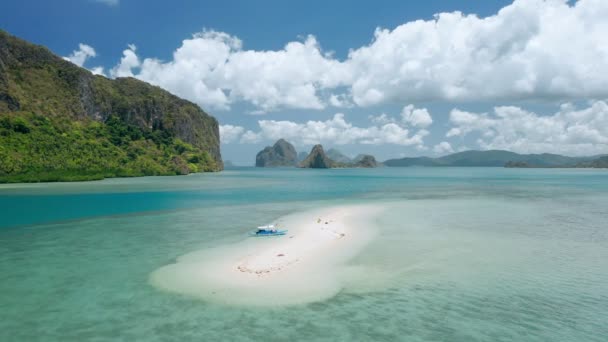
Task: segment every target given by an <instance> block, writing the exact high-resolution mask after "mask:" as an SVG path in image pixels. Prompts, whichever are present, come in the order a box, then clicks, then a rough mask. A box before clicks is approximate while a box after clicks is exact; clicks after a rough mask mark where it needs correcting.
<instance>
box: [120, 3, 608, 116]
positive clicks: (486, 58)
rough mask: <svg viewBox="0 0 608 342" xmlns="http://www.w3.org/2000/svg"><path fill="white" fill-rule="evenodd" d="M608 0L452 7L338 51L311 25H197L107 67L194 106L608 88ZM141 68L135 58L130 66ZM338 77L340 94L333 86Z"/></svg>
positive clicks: (346, 102)
mask: <svg viewBox="0 0 608 342" xmlns="http://www.w3.org/2000/svg"><path fill="white" fill-rule="evenodd" d="M606 15H608V1H600V0H579V1H577V2H575V3H573V4H569V2H568V1H567V0H548V1H545V0H516V1H514V2H513V4H511V5H509V6H506V7H504V8H502V9H501V10H500V11H499V12H498V13H497V14H495V15H492V16H488V17H484V18H480V17H478V16H476V15H474V14H470V15H465V14H463V13H461V12H452V13H440V14H437V15H436V16H435V17H434V18H433V19H431V20H416V21H411V22H407V23H404V24H402V25H399V26H397V27H395V28H394V29H392V30H389V29H382V28H378V29H377V30H376V31H375V33H374V37H373V40H372V42H371V43H370V44H368V45H365V46H362V47H353V49H352V50H351V51H350V53H349V54H348V57H347V58H346V59H344V60H339V59H336V58H335V57H334V56H332V55H331V54H328V53H325V52H323V50H322V49H321V47H320V44H319V42H318V41H317V40H316V38H315V37H313V36H307V37H306V38H305V39H304V40H303V41H294V42H288V43H287V44H286V45H285V46H284V47H283V48H282V49H279V50H263V51H262V50H247V49H244V48H243V42H242V41H241V40H240V39H238V38H237V37H234V36H231V35H229V34H227V33H224V32H216V31H203V32H201V33H198V34H195V35H194V36H192V37H191V38H189V39H185V40H184V41H183V42H182V44H181V46H180V47H179V48H178V49H177V50H175V51H174V53H173V57H172V59H171V60H169V61H160V60H158V59H154V58H144V59H143V62H142V63H141V65H140V64H139V63H138V61H139V58H138V56H137V55H136V54H135V49H129V50H127V51H126V52H125V56H124V57H123V58H122V60H121V62H120V63H119V65H118V66H117V67H115V68H114V69H113V70H115V75H131V74H133V75H134V76H135V77H137V78H140V79H142V80H145V81H148V82H150V83H153V84H156V85H159V86H161V87H163V88H165V89H167V90H169V91H171V92H173V93H176V94H177V95H179V96H182V97H185V98H187V99H189V100H192V101H194V102H196V103H198V104H200V105H201V106H203V107H211V108H214V109H228V108H230V106H231V105H232V104H233V103H235V102H239V101H243V102H246V103H248V104H251V105H253V106H254V107H255V110H254V111H253V112H255V113H264V112H268V111H275V110H279V109H281V108H300V109H311V110H319V109H324V108H326V107H327V106H328V105H331V106H334V107H348V106H350V105H352V104H356V105H358V106H369V105H375V104H382V103H388V102H397V103H399V102H401V103H403V102H405V101H408V102H409V101H426V100H444V101H480V100H484V101H491V100H496V99H501V100H521V99H564V98H572V99H575V98H597V97H605V96H608V78H607V77H604V75H606V74H608V21H606V20H605V17H606ZM133 68H139V69H138V70H132V69H133ZM338 89H340V91H343V90H344V89H346V93H347V94H348V95H337V94H335V92H336V91H338Z"/></svg>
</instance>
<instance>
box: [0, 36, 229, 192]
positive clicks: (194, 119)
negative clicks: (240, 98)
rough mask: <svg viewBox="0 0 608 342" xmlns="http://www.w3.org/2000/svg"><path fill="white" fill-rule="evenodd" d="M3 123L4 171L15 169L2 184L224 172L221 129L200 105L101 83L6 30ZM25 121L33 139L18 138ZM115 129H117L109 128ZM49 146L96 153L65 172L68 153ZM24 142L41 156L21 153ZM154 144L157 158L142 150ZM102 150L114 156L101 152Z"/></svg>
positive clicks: (1, 62) (134, 86) (0, 49)
mask: <svg viewBox="0 0 608 342" xmlns="http://www.w3.org/2000/svg"><path fill="white" fill-rule="evenodd" d="M0 119H3V120H4V124H3V125H4V126H3V127H4V128H7V130H6V132H4V133H3V134H4V135H2V137H4V138H3V139H5V140H3V141H1V142H0V143H1V144H0V145H3V147H4V148H5V149H4V153H5V154H4V155H0V164H4V165H8V164H9V163H10V164H11V168H10V169H8V168H7V169H2V168H0V177H1V176H3V173H4V176H6V175H8V176H11V175H13V173H14V172H16V173H19V172H25V173H32V174H34V173H37V172H47V171H52V172H71V173H74V174H80V175H82V174H87V173H91V172H95V173H99V174H100V175H101V177H112V175H115V176H120V175H130V176H137V175H145V174H175V173H178V174H182V173H188V170H189V171H190V172H192V171H203V170H204V171H218V170H221V169H222V168H223V164H222V159H221V155H220V144H219V126H218V122H217V120H216V119H215V118H213V117H212V116H210V115H208V114H207V113H205V112H204V111H203V110H201V109H200V108H199V107H198V106H197V105H196V104H194V103H192V102H189V101H186V100H183V99H180V98H179V97H177V96H174V95H172V94H171V93H169V92H167V91H165V90H163V89H161V88H159V87H156V86H152V85H150V84H148V83H145V82H143V81H140V80H137V79H134V78H117V79H108V78H105V77H103V76H99V75H93V74H92V73H91V72H90V71H88V70H86V69H84V68H81V67H78V66H76V65H75V64H72V63H71V62H68V61H66V60H64V59H63V58H61V57H59V56H56V55H54V54H53V53H52V52H51V51H49V50H48V49H47V48H45V47H42V46H38V45H34V44H31V43H28V42H26V41H24V40H21V39H19V38H17V37H14V36H11V35H10V34H8V33H7V32H5V31H2V30H0ZM17 121H18V122H20V123H23V124H24V125H26V126H28V127H29V128H30V131H28V132H27V134H28V135H21V136H17V135H15V134H13V133H15V132H16V131H14V130H13V129H12V128H11V127H13V126H14V122H17ZM110 121H113V122H112V125H113V127H108V125H109V122H110ZM119 126H120V127H119ZM115 128H116V129H115ZM93 130H96V132H95V133H94V134H93V133H91V131H93ZM76 131H78V132H76ZM17 133H18V132H17ZM72 133H73V135H72ZM52 134H55V135H52ZM112 134H113V136H112ZM9 135H10V136H9ZM66 135H67V137H66ZM2 137H0V138H2ZM45 139H47V140H57V139H59V140H61V139H63V140H65V141H63V140H61V141H58V144H62V143H65V145H66V146H74V148H75V149H76V148H78V147H80V148H81V149H80V150H81V151H87V153H89V152H90V153H89V154H87V155H80V156H75V157H74V158H72V157H70V158H71V159H70V160H69V161H66V162H65V163H64V164H65V165H60V164H61V163H62V162H63V161H64V160H65V155H61V156H60V154H61V151H57V153H55V152H53V151H50V150H49V149H48V148H47V146H45V147H44V148H42V145H36V144H38V143H39V142H44V140H45ZM70 139H71V140H70ZM18 140H19V141H21V143H24V142H27V144H31V145H35V146H34V147H35V148H34V149H31V150H29V151H21V150H19V148H20V147H19V146H21V145H20V144H19V143H18ZM108 142H110V143H111V144H112V146H110V145H108ZM149 142H152V143H153V144H154V145H155V146H156V149H157V151H154V153H151V152H150V153H148V152H149V151H150V150H149V149H147V148H146V149H142V148H141V147H142V146H144V145H149ZM184 143H185V145H184ZM86 144H88V145H87V146H84V145H86ZM91 144H93V145H95V147H94V148H92V147H91V146H90V145H91ZM180 144H182V145H180ZM97 145H99V146H101V147H97ZM178 145H179V146H178ZM100 149H105V150H104V151H106V152H107V153H106V154H105V155H101V154H100V153H98V152H96V151H98V150H100ZM7 151H8V152H7ZM142 151H143V152H145V151H148V152H146V153H147V155H146V158H145V160H137V157H138V156H139V155H141V152H142ZM163 151H164V152H163ZM0 152H2V151H0ZM156 152H158V153H156ZM35 153H38V154H40V155H35ZM104 153H105V152H104ZM0 154H1V153H0ZM125 155H127V156H125ZM176 157H177V158H176ZM54 158H55V159H54ZM47 161H51V162H52V163H50V162H49V163H47ZM100 161H104V162H107V163H105V164H103V163H101V162H100ZM44 163H47V164H48V165H47V164H44ZM123 166H124V167H123ZM110 170H111V172H110ZM59 180H61V179H59ZM26 181H27V180H26ZM32 181H37V180H36V179H35V178H32ZM38 181H39V180H38Z"/></svg>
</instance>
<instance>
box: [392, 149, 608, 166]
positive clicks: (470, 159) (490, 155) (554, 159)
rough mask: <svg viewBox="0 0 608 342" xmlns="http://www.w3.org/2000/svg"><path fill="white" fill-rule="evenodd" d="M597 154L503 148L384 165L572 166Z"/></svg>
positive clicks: (403, 160) (394, 160)
mask: <svg viewBox="0 0 608 342" xmlns="http://www.w3.org/2000/svg"><path fill="white" fill-rule="evenodd" d="M595 158H597V156H589V157H568V156H563V155H559V154H552V153H541V154H519V153H515V152H511V151H505V150H486V151H479V150H469V151H463V152H457V153H452V154H448V155H445V156H442V157H437V158H432V157H426V156H423V157H405V158H400V159H388V160H386V161H385V162H384V165H386V166H389V167H407V166H434V167H439V166H472V167H475V166H496V167H504V166H505V165H506V164H507V163H509V162H512V163H527V164H528V165H532V166H533V167H558V166H574V165H576V164H577V163H580V162H585V161H591V160H593V159H595Z"/></svg>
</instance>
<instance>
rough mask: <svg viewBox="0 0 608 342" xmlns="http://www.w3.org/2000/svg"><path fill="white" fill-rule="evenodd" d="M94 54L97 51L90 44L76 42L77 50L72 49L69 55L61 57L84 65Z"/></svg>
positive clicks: (95, 54)
mask: <svg viewBox="0 0 608 342" xmlns="http://www.w3.org/2000/svg"><path fill="white" fill-rule="evenodd" d="M95 56H97V53H96V52H95V49H94V48H93V47H92V46H90V45H87V44H82V43H80V44H78V50H74V51H72V54H71V55H69V56H67V57H63V59H65V60H66V61H70V62H72V63H74V64H76V65H78V66H79V67H81V66H83V65H84V63H85V62H86V61H87V59H89V58H90V57H95Z"/></svg>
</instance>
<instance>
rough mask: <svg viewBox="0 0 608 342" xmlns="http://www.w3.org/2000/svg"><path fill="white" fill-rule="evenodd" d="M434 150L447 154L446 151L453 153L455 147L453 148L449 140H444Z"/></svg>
mask: <svg viewBox="0 0 608 342" xmlns="http://www.w3.org/2000/svg"><path fill="white" fill-rule="evenodd" d="M433 152H435V153H437V154H446V153H453V152H454V149H453V148H452V145H450V143H449V142H447V141H442V142H440V143H439V144H437V145H435V146H434V147H433Z"/></svg>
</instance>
